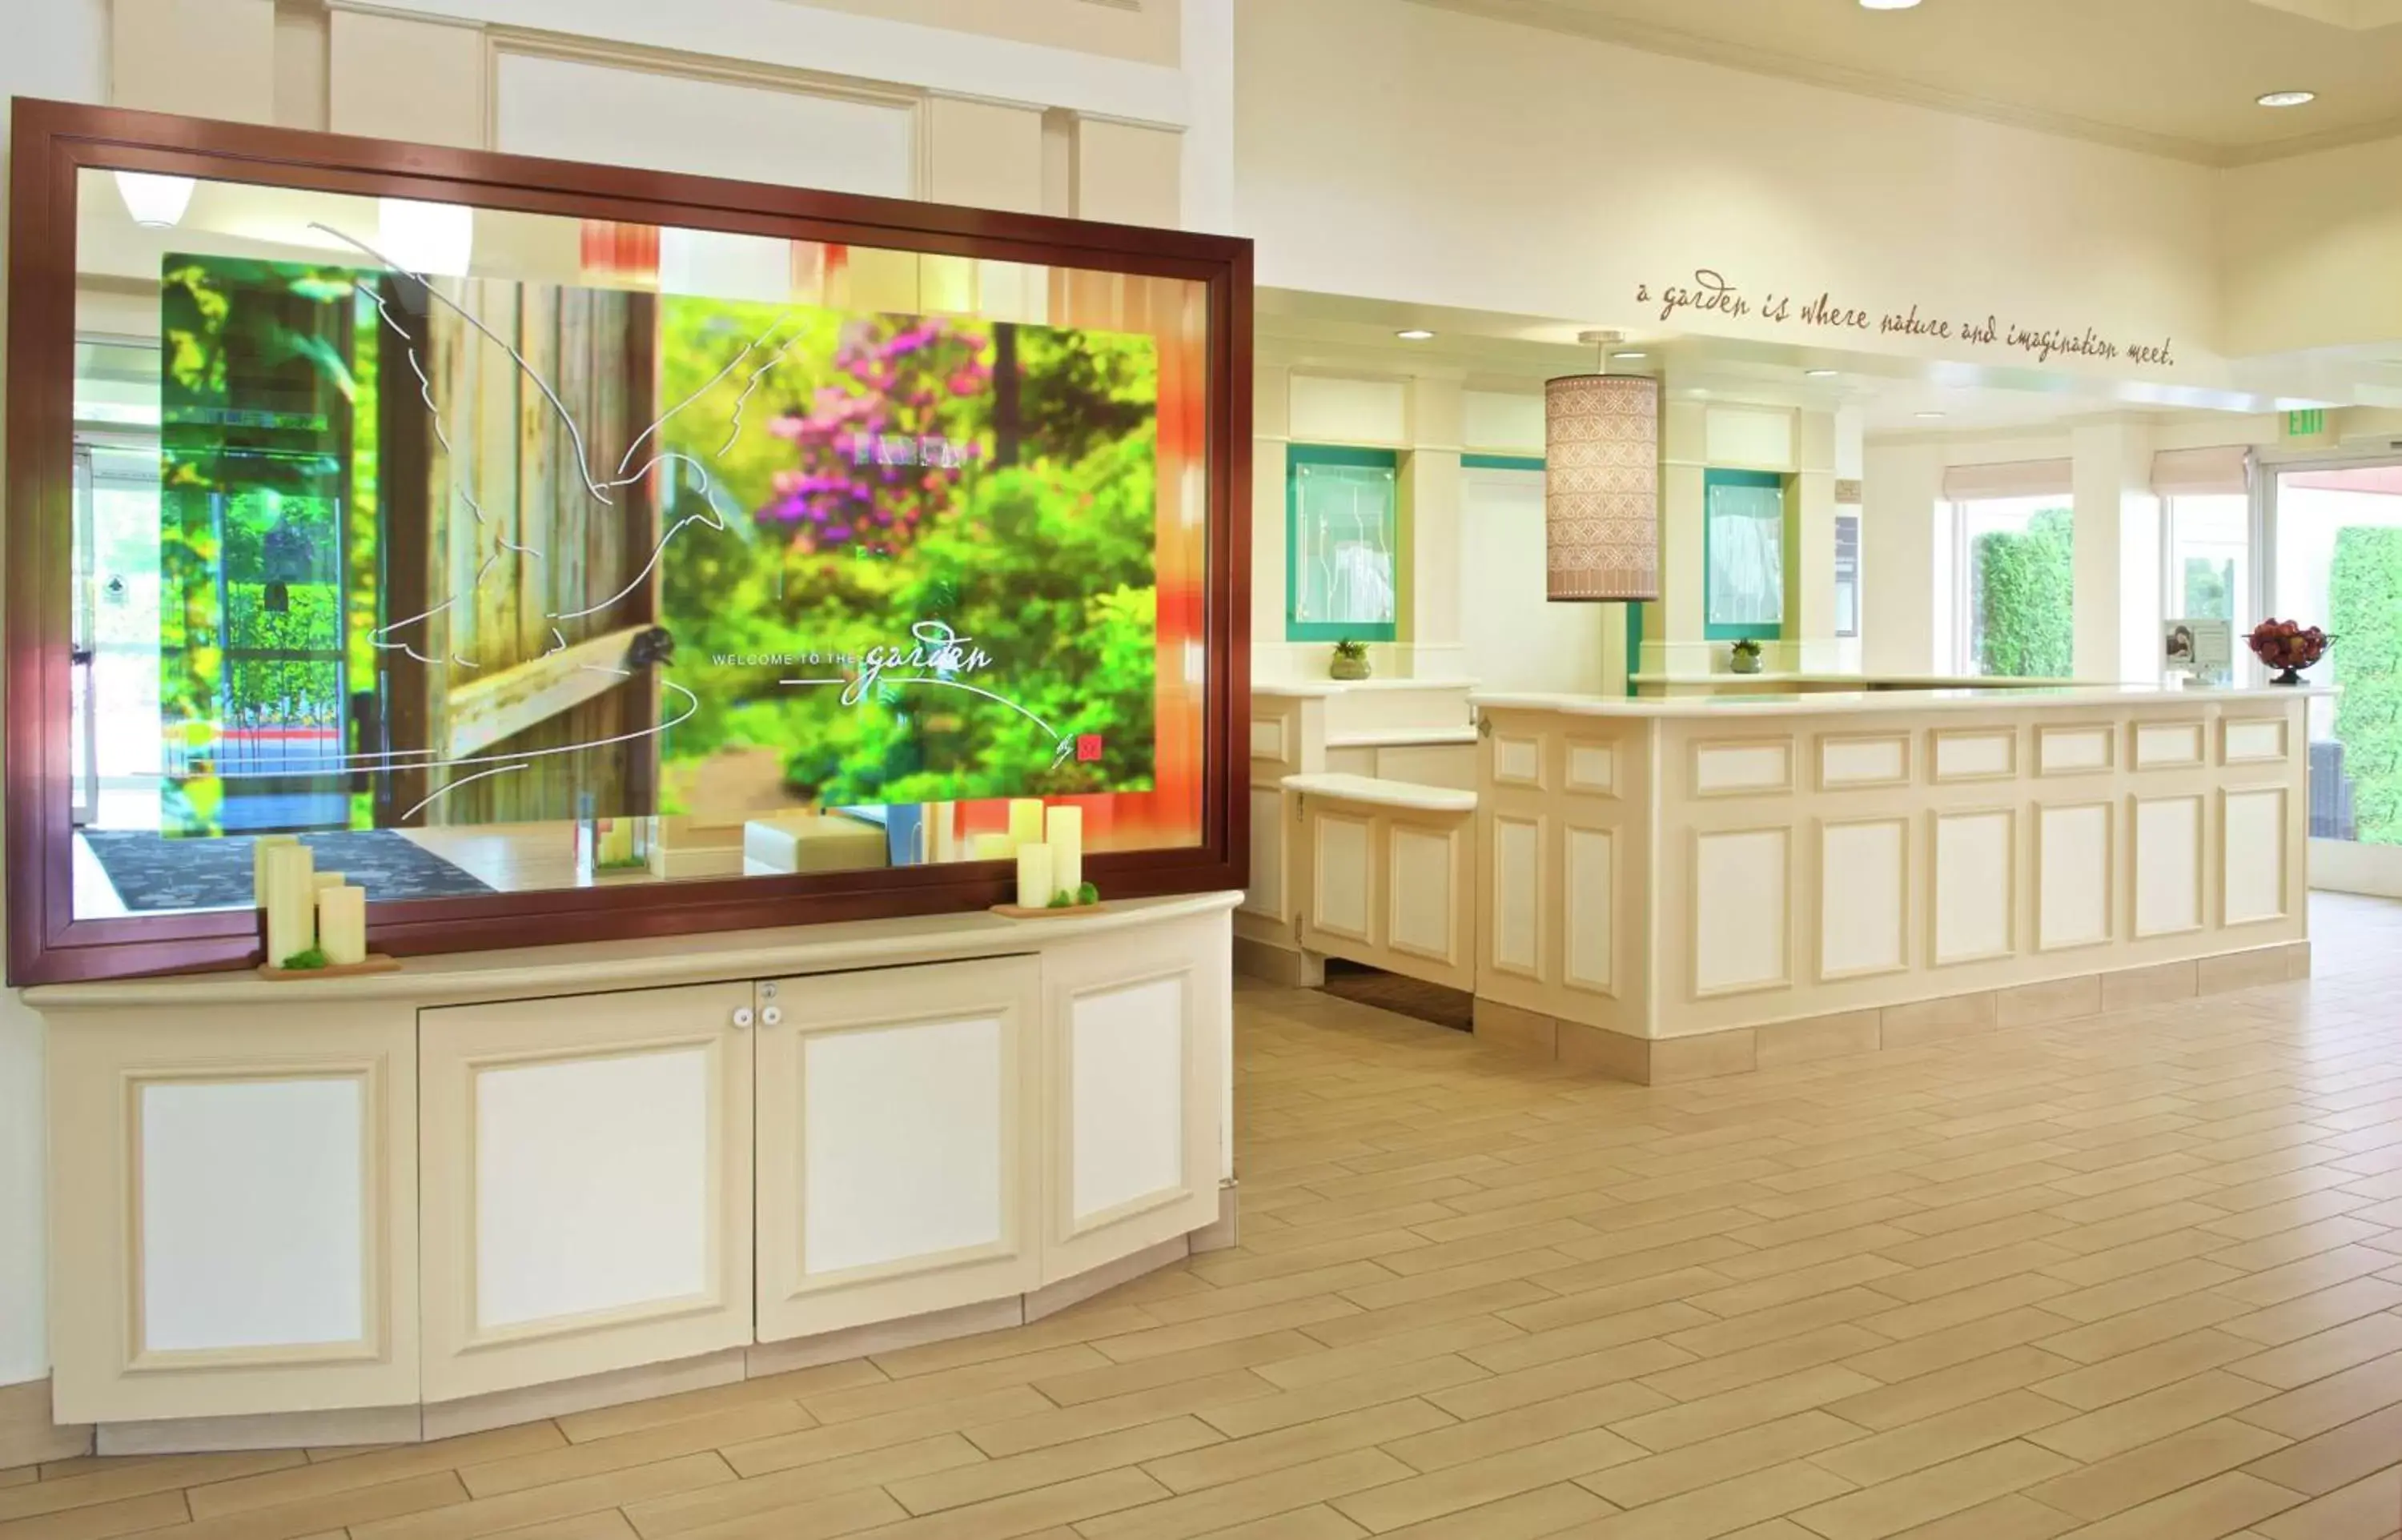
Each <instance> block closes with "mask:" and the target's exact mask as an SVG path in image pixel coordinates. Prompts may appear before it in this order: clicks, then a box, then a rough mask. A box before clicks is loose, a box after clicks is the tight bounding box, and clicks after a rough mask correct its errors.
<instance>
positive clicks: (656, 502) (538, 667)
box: [76, 172, 1210, 917]
mask: <svg viewBox="0 0 2402 1540" xmlns="http://www.w3.org/2000/svg"><path fill="white" fill-rule="evenodd" d="M77 217H78V241H79V245H78V263H79V269H80V271H79V292H80V298H79V313H78V316H77V324H78V331H79V333H80V334H82V335H83V336H85V337H88V338H93V339H95V340H94V341H93V342H90V343H88V344H87V345H85V346H83V347H80V348H79V349H78V351H77V380H76V417H77V433H78V441H79V447H85V448H87V449H88V450H89V452H90V456H91V463H92V466H93V472H92V476H91V480H90V486H91V488H92V491H91V494H90V506H89V510H88V512H89V517H88V518H85V519H81V520H79V522H78V545H79V549H78V552H77V561H76V573H77V574H78V583H79V584H81V585H82V586H83V587H84V588H85V589H87V590H88V592H87V593H85V594H84V595H81V596H79V600H88V601H89V603H90V614H91V616H92V635H91V639H90V644H91V646H92V649H93V653H94V655H93V659H92V663H91V667H90V670H89V678H90V713H91V718H92V721H93V724H94V729H95V731H94V735H93V736H94V738H95V742H96V748H95V749H94V751H93V754H92V756H91V759H92V763H91V764H90V766H88V767H87V768H88V771H89V773H90V778H91V780H92V783H93V784H94V786H95V787H96V795H95V796H94V797H92V798H91V799H90V801H91V804H92V805H91V806H90V809H89V816H88V821H87V822H86V823H85V824H84V825H83V826H82V828H81V832H80V833H79V838H78V850H77V859H76V914H77V915H78V916H79V917H100V916H106V915H114V914H143V913H157V912H164V911H173V910H188V909H212V908H241V907H247V906H248V905H249V904H250V902H251V854H250V851H251V846H252V842H253V840H254V839H255V836H258V835H260V834H266V833H296V834H298V835H299V836H301V837H302V838H303V839H304V840H306V841H308V842H310V843H311V844H312V845H314V846H317V852H318V855H317V864H318V865H319V866H320V867H322V868H325V869H328V870H339V871H342V872H343V873H346V874H347V875H348V876H349V877H350V878H351V880H352V881H353V882H359V883H362V884H363V886H365V887H366V888H367V891H368V896H369V898H370V900H393V899H407V898H423V897H438V896H449V895H457V894H479V893H485V892H488V891H491V890H495V889H497V890H501V891H518V890H525V889H530V888H543V887H578V886H588V885H592V884H596V883H604V882H605V883H614V882H652V881H668V880H675V879H679V878H701V877H727V876H740V875H746V874H749V875H768V874H780V873H792V872H821V871H831V870H841V869H853V868H863V867H879V866H888V865H904V864H915V863H919V862H926V861H937V860H966V859H977V858H978V857H980V856H981V857H984V858H987V859H990V858H993V857H996V856H998V855H999V854H1000V853H1001V852H1000V850H999V848H998V846H995V845H994V844H993V843H992V841H991V840H985V841H983V842H982V843H979V836H980V835H994V836H1000V837H1002V838H1005V835H1002V832H1003V831H1005V830H1006V829H1007V827H1008V821H1009V810H1008V801H1009V799H1012V798H1042V799H1046V800H1049V801H1052V802H1061V801H1065V800H1069V799H1072V800H1073V801H1074V803H1075V804H1076V805H1078V806H1080V807H1081V808H1082V809H1083V810H1084V830H1085V843H1086V846H1087V847H1088V848H1091V849H1094V850H1111V849H1139V848H1158V847H1163V846H1194V845H1197V844H1198V843H1199V842H1200V840H1201V837H1202V815H1201V798H1202V764H1203V742H1204V736H1205V733H1204V716H1205V712H1204V700H1205V692H1206V689H1207V679H1206V671H1207V667H1206V660H1207V653H1208V649H1207V647H1206V645H1205V641H1206V638H1205V636H1204V632H1203V626H1204V613H1205V608H1206V607H1205V592H1206V583H1207V560H1208V506H1209V501H1210V488H1209V487H1208V476H1207V468H1206V463H1205V461H1204V458H1203V453H1204V444H1205V433H1204V413H1205V410H1206V403H1207V400H1208V349H1207V346H1206V343H1207V323H1208V311H1207V304H1208V295H1207V290H1206V287H1205V286H1204V285H1203V284H1201V283H1198V282H1191V281H1187V280H1182V279H1166V278H1146V277H1141V276H1133V275H1125V274H1114V273H1099V272H1087V271H1084V270H1081V269H1072V268H1045V267H1036V266H1028V265H1022V264H1015V263H1008V262H997V261H987V260H981V259H970V258H964V257H946V256H937V255H932V254H920V253H915V252H905V251H893V250H883V249H876V248H868V247H858V246H840V245H828V244H819V243H815V242H809V241H786V240H782V239H769V238H766V237H759V236H750V235H737V234H730V233H724V232H716V231H704V230H688V229H676V228H661V227H652V226H644V225H630V224H622V223H612V222H607V221H599V220H584V219H574V218H567V217H561V216H554V215H546V214H534V213H520V212H511V211H504V210H494V209H482V208H469V207H466V206H463V205H451V204H423V203H410V202H402V201H398V200H393V199H381V200H379V199H366V198H353V197H347V196H339V195H334V194H326V193H317V192H309V191H303V190H296V189H287V188H277V187H268V186H250V185H245V184H238V183H230V182H202V183H200V184H197V185H195V186H192V187H191V189H190V196H189V199H188V201H187V202H186V203H185V204H184V205H183V207H182V210H181V213H180V215H179V216H177V217H176V218H175V219H174V222H173V223H172V224H167V225H146V226H145V225H141V224H137V223H136V222H135V219H134V218H133V217H132V210H131V207H130V206H129V202H128V199H127V197H126V196H125V194H124V193H123V191H122V190H121V189H120V186H118V179H117V177H116V176H115V175H114V174H113V173H109V172H84V173H82V174H81V178H80V183H79V188H78V209H77ZM152 217H154V218H156V217H162V215H160V214H159V213H156V212H153V213H152ZM98 339H105V340H104V341H102V340H98Z"/></svg>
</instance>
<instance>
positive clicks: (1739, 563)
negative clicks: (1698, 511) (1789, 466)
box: [1702, 471, 1785, 641]
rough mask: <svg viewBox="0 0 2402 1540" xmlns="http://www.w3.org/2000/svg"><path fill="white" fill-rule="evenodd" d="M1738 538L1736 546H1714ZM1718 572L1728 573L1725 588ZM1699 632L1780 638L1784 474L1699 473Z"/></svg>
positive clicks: (1715, 636) (1719, 637)
mask: <svg viewBox="0 0 2402 1540" xmlns="http://www.w3.org/2000/svg"><path fill="white" fill-rule="evenodd" d="M1722 523H1723V524H1724V526H1725V529H1724V532H1723V533H1722V532H1721V529H1720V526H1721V524H1722ZM1737 539H1740V540H1741V541H1742V542H1743V545H1742V546H1741V547H1740V548H1729V549H1722V548H1721V545H1722V543H1727V544H1729V545H1732V542H1733V541H1735V540H1737ZM1721 559H1723V560H1724V562H1725V570H1724V571H1722V570H1721V565H1720V563H1721ZM1721 577H1725V578H1728V579H1729V580H1730V581H1729V583H1728V584H1726V585H1725V586H1724V587H1722V586H1721V584H1720V579H1721ZM1738 578H1739V579H1741V580H1743V581H1742V582H1741V583H1740V584H1738V583H1736V582H1734V581H1732V580H1734V579H1738ZM1772 611H1773V614H1771V613H1770V612H1772ZM1721 617H1725V618H1721ZM1702 635H1703V636H1704V637H1705V638H1707V639H1710V640H1712V641H1733V640H1739V639H1744V638H1749V639H1752V640H1754V641H1777V640H1781V639H1783V638H1784V635H1785V478H1784V477H1783V476H1781V475H1778V474H1775V473H1774V472H1773V471H1705V472H1704V473H1702Z"/></svg>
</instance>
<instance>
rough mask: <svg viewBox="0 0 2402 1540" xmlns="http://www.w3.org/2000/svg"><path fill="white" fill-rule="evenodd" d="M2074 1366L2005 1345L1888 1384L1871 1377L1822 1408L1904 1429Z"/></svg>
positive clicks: (1868, 1423) (2055, 1357)
mask: <svg viewBox="0 0 2402 1540" xmlns="http://www.w3.org/2000/svg"><path fill="white" fill-rule="evenodd" d="M2072 1368H2076V1365H2075V1364H2074V1363H2072V1362H2071V1361H2070V1360H2068V1359H2066V1358H2063V1357H2060V1356H2058V1355H2056V1354H2050V1353H2047V1352H2045V1351H2044V1350H2043V1349H2041V1348H2038V1347H2015V1348H2004V1349H2003V1350H2002V1351H2001V1352H1999V1353H1994V1354H1986V1355H1985V1356H1984V1357H1982V1358H1971V1359H1969V1360H1968V1361H1967V1363H1965V1364H1957V1365H1953V1366H1952V1367H1950V1368H1939V1369H1935V1370H1932V1371H1931V1372H1928V1373H1926V1374H1921V1375H1918V1376H1916V1377H1915V1378H1913V1379H1909V1380H1900V1381H1897V1382H1894V1383H1892V1384H1884V1383H1882V1382H1876V1381H1871V1382H1870V1383H1871V1384H1873V1385H1875V1387H1876V1388H1874V1389H1872V1390H1867V1391H1862V1392H1861V1393H1860V1394H1858V1395H1857V1396H1844V1397H1843V1398H1842V1399H1841V1400H1836V1401H1829V1402H1828V1403H1827V1409H1828V1410H1829V1411H1831V1412H1833V1413H1834V1414H1835V1415H1836V1416H1838V1417H1841V1418H1843V1419H1844V1420H1846V1421H1847V1422H1853V1423H1859V1424H1860V1425H1861V1426H1862V1427H1865V1428H1874V1429H1880V1430H1884V1429H1892V1428H1900V1427H1906V1426H1908V1425H1909V1424H1911V1423H1916V1422H1919V1421H1921V1420H1922V1419H1925V1418H1929V1417H1935V1416H1940V1415H1941V1414H1942V1413H1944V1412H1947V1411H1951V1410H1953V1409H1955V1408H1959V1407H1965V1406H1968V1405H1970V1404H1972V1403H1974V1402H1978V1401H1981V1400H1984V1399H1985V1398H1986V1397H1988V1396H2000V1395H2003V1394H2006V1393H2007V1392H2009V1391H2013V1390H2019V1389H2022V1388H2023V1387H2025V1386H2027V1385H2030V1384H2033V1383H2034V1382H2036V1381H2038V1380H2049V1379H2050V1378H2051V1377H2052V1376H2053V1375H2055V1374H2064V1373H2066V1372H2067V1371H2068V1370H2070V1369H2072Z"/></svg>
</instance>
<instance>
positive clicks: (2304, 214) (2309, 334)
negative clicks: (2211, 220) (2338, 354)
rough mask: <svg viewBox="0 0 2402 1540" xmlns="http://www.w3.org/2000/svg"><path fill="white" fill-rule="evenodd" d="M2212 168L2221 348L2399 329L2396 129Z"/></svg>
mask: <svg viewBox="0 0 2402 1540" xmlns="http://www.w3.org/2000/svg"><path fill="white" fill-rule="evenodd" d="M2220 178H2221V188H2220V198H2219V209H2218V238H2219V241H2221V242H2222V243H2223V246H2224V258H2223V260H2224V264H2225V284H2226V301H2225V303H2226V314H2227V321H2226V347H2227V349H2228V351H2230V352H2233V353H2237V354H2244V353H2261V352H2283V351H2291V350H2295V349H2302V348H2327V347H2338V346H2344V345H2350V344H2358V343H2363V342H2383V341H2389V340H2391V339H2394V338H2396V337H2402V285H2397V284H2396V283H2395V282H2394V274H2395V271H2396V270H2397V269H2402V139H2387V140H2381V141H2380V142H2378V143H2376V144H2353V145H2348V146H2346V147H2344V148H2342V149H2337V150H2327V151H2325V152H2323V153H2321V154H2318V155H2307V156H2298V157H2296V158H2293V159H2290V160H2271V161H2267V162H2264V163H2263V164H2260V165H2257V166H2242V167H2237V168H2235V169H2234V170H2231V171H2228V172H2222V173H2220Z"/></svg>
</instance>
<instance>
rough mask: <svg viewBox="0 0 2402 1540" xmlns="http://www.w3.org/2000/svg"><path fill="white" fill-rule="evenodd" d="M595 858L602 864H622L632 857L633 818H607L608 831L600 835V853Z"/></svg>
mask: <svg viewBox="0 0 2402 1540" xmlns="http://www.w3.org/2000/svg"><path fill="white" fill-rule="evenodd" d="M597 859H599V860H600V862H601V865H603V866H622V865H624V864H625V863H626V862H628V861H629V860H632V859H634V820H633V819H631V818H611V819H610V820H609V832H607V833H605V834H603V835H601V853H600V856H599V857H598V858H597Z"/></svg>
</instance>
